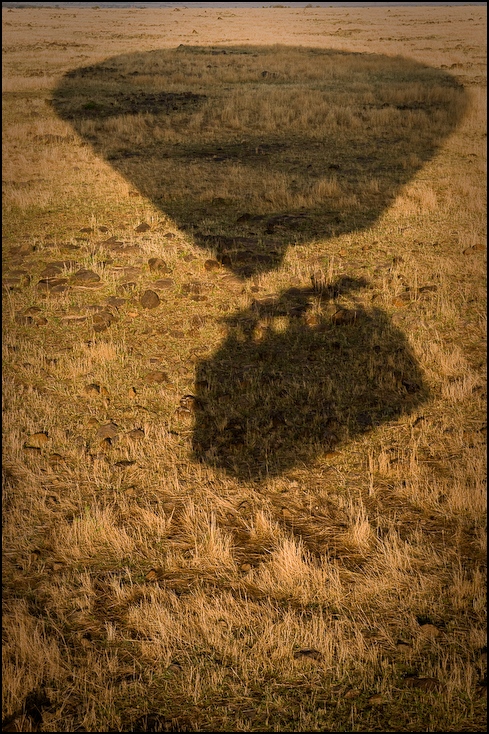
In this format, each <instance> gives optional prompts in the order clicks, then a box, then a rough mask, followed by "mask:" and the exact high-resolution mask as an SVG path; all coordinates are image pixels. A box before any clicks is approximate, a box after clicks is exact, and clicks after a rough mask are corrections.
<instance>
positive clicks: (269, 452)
mask: <svg viewBox="0 0 489 734" xmlns="http://www.w3.org/2000/svg"><path fill="white" fill-rule="evenodd" d="M368 287H369V283H368V281H366V280H364V279H357V278H350V277H342V278H339V279H338V280H336V281H335V282H334V283H332V284H329V285H326V284H322V283H315V284H314V285H313V287H311V288H290V289H288V290H286V291H285V292H283V293H282V294H281V295H277V296H274V297H268V298H262V299H256V300H255V301H254V302H253V303H252V305H251V306H250V308H248V309H246V310H244V311H241V312H239V313H237V314H235V315H233V316H231V317H227V318H226V319H224V321H225V323H226V324H227V327H228V336H227V338H226V339H225V341H224V342H223V344H222V346H221V347H220V348H219V349H218V351H217V352H216V353H215V354H214V355H213V357H212V358H211V359H206V360H202V361H201V362H200V363H199V364H198V366H197V377H196V384H197V395H196V401H195V409H196V416H195V419H196V420H195V429H194V434H193V452H194V457H195V458H196V459H197V460H198V461H200V462H204V463H206V464H209V465H212V466H214V467H220V468H222V469H224V470H225V471H226V472H227V473H228V474H230V475H232V476H235V477H238V478H240V479H243V480H244V479H261V478H264V477H265V476H270V475H277V474H280V473H282V472H284V471H285V470H287V469H289V468H291V467H294V466H297V465H300V464H302V465H304V464H306V465H307V464H308V463H310V462H311V461H314V459H315V458H316V457H317V456H319V455H321V454H324V452H328V451H334V450H335V449H336V448H337V447H338V446H339V445H341V444H342V443H345V442H347V441H349V440H352V439H354V438H355V437H357V436H360V435H362V434H365V433H366V432H368V431H371V430H373V429H374V428H375V427H376V426H378V425H380V424H382V423H384V422H386V421H393V420H395V419H397V418H399V417H400V416H402V415H405V414H409V413H410V412H411V411H413V410H414V409H416V408H417V406H419V405H420V404H421V403H423V402H424V401H425V400H426V399H427V398H428V389H427V387H426V385H425V383H424V381H423V377H422V374H421V370H420V368H419V366H418V364H417V361H416V359H415V357H414V355H413V353H412V350H411V349H410V347H409V344H408V343H407V340H406V338H405V336H404V335H403V334H402V332H401V331H399V329H397V328H396V327H395V325H393V323H392V321H391V320H390V318H389V316H388V315H387V314H386V313H385V312H384V311H382V310H381V309H379V308H367V307H365V306H364V305H362V304H361V303H360V300H359V299H358V298H355V297H353V298H352V294H353V293H354V292H355V291H359V290H360V289H365V288H368ZM347 296H349V298H350V305H349V306H348V307H347V306H345V305H340V304H341V302H343V303H345V301H346V300H348V299H347ZM352 301H353V306H352V305H351V302H352Z"/></svg>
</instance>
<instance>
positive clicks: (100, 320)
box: [92, 311, 115, 333]
mask: <svg viewBox="0 0 489 734" xmlns="http://www.w3.org/2000/svg"><path fill="white" fill-rule="evenodd" d="M92 320H93V330H94V331H96V332H98V333H99V332H101V331H105V330H106V329H108V328H109V326H110V325H111V324H112V322H113V321H114V320H115V319H114V315H113V314H111V313H110V311H99V313H96V314H94V315H93V319H92Z"/></svg>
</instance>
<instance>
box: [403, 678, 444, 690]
mask: <svg viewBox="0 0 489 734" xmlns="http://www.w3.org/2000/svg"><path fill="white" fill-rule="evenodd" d="M404 680H405V681H406V685H407V686H409V688H419V689H420V690H421V691H428V692H430V691H439V690H440V688H441V687H442V686H441V683H440V681H439V680H438V679H437V678H428V677H418V676H416V675H407V676H406V677H405V678H404Z"/></svg>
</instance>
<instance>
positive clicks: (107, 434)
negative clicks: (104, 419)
mask: <svg viewBox="0 0 489 734" xmlns="http://www.w3.org/2000/svg"><path fill="white" fill-rule="evenodd" d="M118 432H119V427H118V426H117V424H116V423H106V424H105V425H104V426H100V428H99V429H98V431H97V433H96V437H97V438H100V439H107V438H109V439H110V438H114V437H115V436H117V434H118Z"/></svg>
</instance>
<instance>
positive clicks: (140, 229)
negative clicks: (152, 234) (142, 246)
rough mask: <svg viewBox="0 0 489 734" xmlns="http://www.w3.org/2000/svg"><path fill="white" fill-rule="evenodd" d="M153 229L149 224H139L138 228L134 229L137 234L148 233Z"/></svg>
mask: <svg viewBox="0 0 489 734" xmlns="http://www.w3.org/2000/svg"><path fill="white" fill-rule="evenodd" d="M150 229H151V227H150V225H149V224H148V223H147V222H141V224H138V226H137V227H135V228H134V231H135V232H148V230H150Z"/></svg>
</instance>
